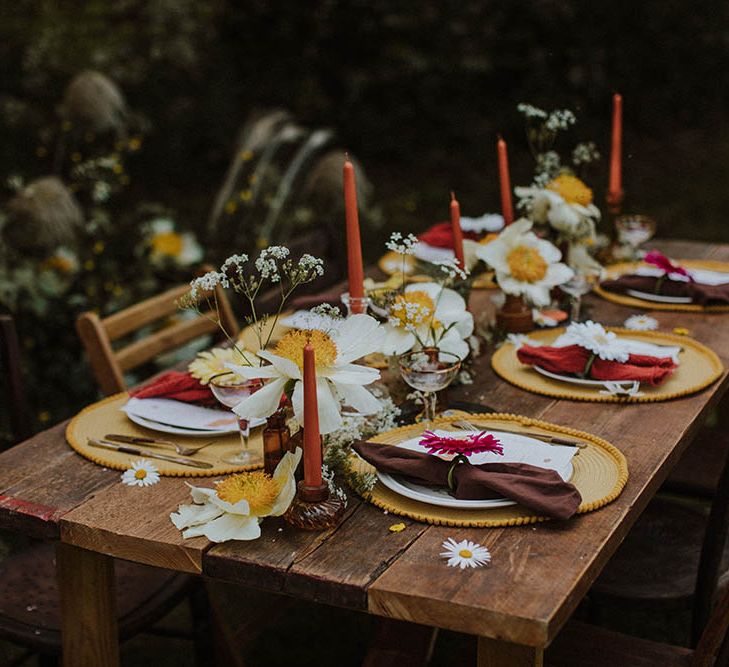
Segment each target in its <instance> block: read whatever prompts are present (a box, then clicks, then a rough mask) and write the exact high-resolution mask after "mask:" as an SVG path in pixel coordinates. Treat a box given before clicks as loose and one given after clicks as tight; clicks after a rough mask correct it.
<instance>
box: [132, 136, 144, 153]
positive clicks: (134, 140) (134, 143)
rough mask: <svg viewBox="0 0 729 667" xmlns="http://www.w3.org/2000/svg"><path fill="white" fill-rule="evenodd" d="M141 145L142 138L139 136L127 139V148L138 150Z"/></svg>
mask: <svg viewBox="0 0 729 667" xmlns="http://www.w3.org/2000/svg"><path fill="white" fill-rule="evenodd" d="M141 147H142V140H141V139H140V138H139V137H132V138H131V139H130V140H129V150H130V151H138V150H139V149H140V148H141Z"/></svg>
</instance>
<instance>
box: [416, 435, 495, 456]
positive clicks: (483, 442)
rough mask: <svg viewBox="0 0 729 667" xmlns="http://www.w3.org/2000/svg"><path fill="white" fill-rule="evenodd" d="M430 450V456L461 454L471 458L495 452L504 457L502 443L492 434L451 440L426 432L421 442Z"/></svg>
mask: <svg viewBox="0 0 729 667" xmlns="http://www.w3.org/2000/svg"><path fill="white" fill-rule="evenodd" d="M420 444H421V445H423V447H425V448H426V449H427V450H428V454H461V455H462V456H471V454H480V453H481V452H494V453H495V454H500V455H501V456H503V455H504V448H503V447H502V445H501V443H500V442H499V441H498V440H497V439H496V438H495V437H494V436H493V435H491V434H490V433H485V432H483V431H482V432H481V433H475V434H473V435H469V436H466V437H465V438H449V437H447V436H441V435H436V434H435V433H433V431H425V433H423V438H422V440H421V441H420Z"/></svg>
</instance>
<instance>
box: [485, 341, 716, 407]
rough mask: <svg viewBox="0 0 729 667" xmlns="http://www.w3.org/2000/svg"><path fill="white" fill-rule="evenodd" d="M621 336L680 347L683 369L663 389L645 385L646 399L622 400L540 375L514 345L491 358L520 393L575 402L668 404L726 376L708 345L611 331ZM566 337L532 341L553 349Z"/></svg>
mask: <svg viewBox="0 0 729 667" xmlns="http://www.w3.org/2000/svg"><path fill="white" fill-rule="evenodd" d="M608 330H609V331H614V332H615V333H617V334H618V335H621V336H629V337H630V338H634V339H635V340H643V341H645V342H647V343H654V344H656V345H679V346H680V347H681V348H682V350H681V352H680V354H679V362H680V364H679V366H678V368H677V369H676V370H675V371H674V372H673V375H672V376H671V377H670V378H668V380H666V381H665V382H664V383H663V384H662V385H661V386H660V387H649V386H648V385H641V387H640V391H641V393H642V396H634V397H630V398H628V397H618V396H609V395H607V394H601V393H599V387H586V386H581V385H576V384H570V383H568V382H561V381H560V380H553V379H551V378H548V377H545V376H544V375H540V374H539V373H538V372H537V371H535V370H534V369H533V368H531V367H530V366H525V365H524V364H522V363H521V362H520V361H519V359H518V358H517V356H516V348H515V347H514V346H513V345H512V344H511V343H508V342H507V343H504V344H503V345H502V346H501V347H500V348H499V349H498V350H496V352H494V355H493V357H491V365H492V367H493V369H494V371H496V373H497V374H498V375H500V376H501V377H502V378H503V379H504V380H506V381H507V382H511V384H514V385H516V386H517V387H519V388H520V389H524V390H526V391H531V392H534V393H536V394H544V395H545V396H553V397H554V398H568V399H571V400H574V401H599V402H605V403H651V402H655V401H667V400H669V399H672V398H679V397H680V396H688V395H689V394H694V393H696V392H697V391H701V390H702V389H704V388H706V387H708V386H709V385H710V384H711V383H712V382H714V381H715V380H717V379H718V378H719V377H720V376H721V374H722V373H723V372H724V367H723V366H722V363H721V361H720V360H719V357H717V356H716V354H715V353H714V352H713V351H712V350H710V349H709V348H708V347H706V346H705V345H702V344H701V343H699V342H698V341H695V340H693V339H692V338H687V337H686V336H674V335H673V334H667V333H660V332H658V331H631V330H629V329H616V328H614V327H608ZM562 333H564V328H560V329H550V330H547V331H537V332H534V333H531V334H529V337H530V338H532V339H534V340H536V341H539V342H540V343H542V344H546V345H549V344H550V343H551V342H552V341H554V340H555V339H556V338H557V337H558V336H560V335H561V334H562Z"/></svg>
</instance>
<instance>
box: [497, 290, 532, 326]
mask: <svg viewBox="0 0 729 667" xmlns="http://www.w3.org/2000/svg"><path fill="white" fill-rule="evenodd" d="M496 326H497V327H498V328H499V329H501V330H502V331H505V332H506V333H527V332H529V331H532V330H533V329H534V317H532V309H531V308H530V307H529V306H528V305H527V303H526V301H524V297H523V296H517V295H516V294H507V295H506V301H505V302H504V305H503V306H502V307H501V308H500V309H499V310H498V311H496Z"/></svg>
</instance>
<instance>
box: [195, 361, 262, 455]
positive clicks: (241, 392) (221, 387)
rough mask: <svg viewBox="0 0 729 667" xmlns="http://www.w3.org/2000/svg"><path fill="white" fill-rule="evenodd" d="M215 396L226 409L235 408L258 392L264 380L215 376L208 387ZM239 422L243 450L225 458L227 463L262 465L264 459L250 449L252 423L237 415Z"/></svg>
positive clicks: (222, 375)
mask: <svg viewBox="0 0 729 667" xmlns="http://www.w3.org/2000/svg"><path fill="white" fill-rule="evenodd" d="M208 386H209V387H210V391H212V392H213V396H215V398H217V399H218V402H220V403H221V404H223V405H224V406H225V407H226V408H234V407H235V406H236V405H238V403H240V402H241V401H242V400H243V399H244V398H248V396H250V395H251V394H252V393H253V392H255V391H258V390H259V389H260V388H261V387H262V386H263V380H260V379H253V380H239V378H238V377H237V376H236V375H235V374H234V373H232V372H231V373H220V374H218V375H214V376H213V377H212V378H211V379H210V383H209V385H208ZM236 420H237V422H238V431H239V433H240V441H241V445H242V449H241V451H239V452H236V453H235V454H231V455H229V456H226V457H224V458H223V461H224V462H225V463H230V464H232V465H255V464H262V463H263V458H262V457H261V455H260V454H259V453H257V452H252V451H251V450H250V449H249V448H248V445H249V441H250V433H251V429H250V423H249V422H248V420H247V419H240V418H239V417H238V415H236Z"/></svg>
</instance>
